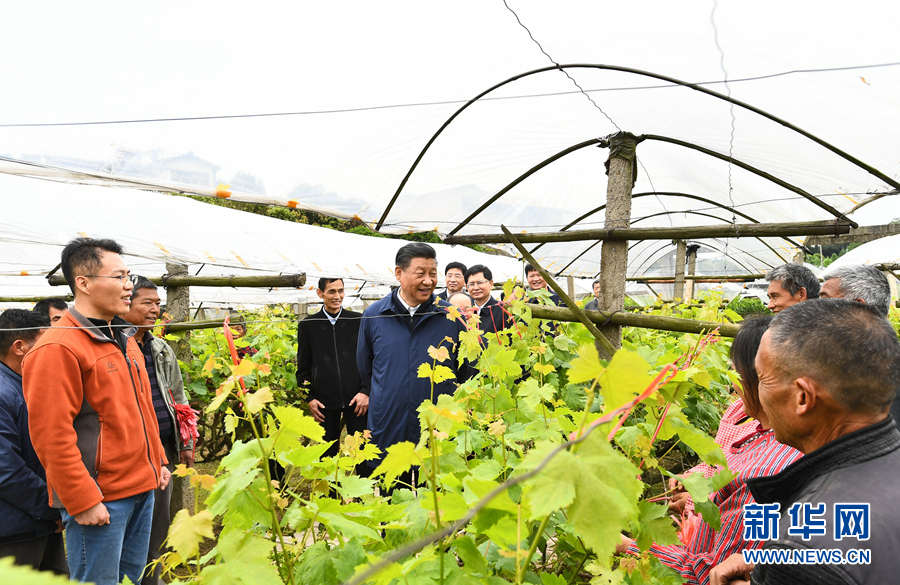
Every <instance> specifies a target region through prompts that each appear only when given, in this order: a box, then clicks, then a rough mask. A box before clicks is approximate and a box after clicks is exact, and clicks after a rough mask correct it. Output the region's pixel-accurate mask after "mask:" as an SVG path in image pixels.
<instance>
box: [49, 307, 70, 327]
mask: <svg viewBox="0 0 900 585" xmlns="http://www.w3.org/2000/svg"><path fill="white" fill-rule="evenodd" d="M49 312H50V325H55V324H56V322H57V321H59V320H60V319H61V318H62V316H63V315H65V314H66V311H65V309H57V308H56V307H50V308H49Z"/></svg>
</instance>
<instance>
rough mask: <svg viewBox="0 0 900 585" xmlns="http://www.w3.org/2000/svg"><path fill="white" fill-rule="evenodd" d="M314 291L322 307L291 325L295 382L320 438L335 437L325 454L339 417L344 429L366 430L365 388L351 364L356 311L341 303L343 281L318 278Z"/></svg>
mask: <svg viewBox="0 0 900 585" xmlns="http://www.w3.org/2000/svg"><path fill="white" fill-rule="evenodd" d="M316 294H318V295H319V298H320V299H322V310H321V311H319V312H318V313H314V314H312V315H310V316H308V317H306V318H305V319H303V320H302V321H300V324H299V326H298V328H297V384H298V385H299V386H306V387H307V388H308V389H309V395H308V396H307V398H306V399H307V401H308V402H309V410H310V412H311V413H312V415H313V417H314V418H315V419H316V421H318V423H319V424H321V425H322V427H323V428H324V429H325V441H334V442H335V443H334V445H332V446H331V447H329V449H328V451H326V452H325V456H326V457H330V456H334V455H336V454H337V452H338V448H339V439H340V437H341V426H342V425H341V417H342V416H343V419H344V424H346V425H347V434H349V435H352V434H353V433H355V432H357V431H360V432H362V431H365V430H366V415H367V413H368V410H369V389H368V388H367V387H365V386H364V385H363V383H362V380H361V378H360V376H359V370H358V369H357V366H356V345H357V340H358V338H359V323H360V319H361V318H362V315H361V314H360V313H356V312H354V311H350V310H348V309H344V308H343V306H342V304H343V302H344V281H343V280H342V279H340V278H320V279H319V286H318V288H317V289H316Z"/></svg>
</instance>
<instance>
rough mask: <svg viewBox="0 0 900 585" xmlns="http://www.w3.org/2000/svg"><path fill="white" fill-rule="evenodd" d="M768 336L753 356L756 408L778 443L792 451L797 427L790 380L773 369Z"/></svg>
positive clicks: (772, 356)
mask: <svg viewBox="0 0 900 585" xmlns="http://www.w3.org/2000/svg"><path fill="white" fill-rule="evenodd" d="M770 338H771V336H770V334H769V332H768V331H767V332H766V333H765V335H763V338H762V342H761V343H760V344H759V350H758V351H757V352H756V373H757V375H758V376H759V404H760V408H762V410H763V411H764V412H765V416H766V417H767V418H768V423H769V424H768V426H769V427H770V428H771V429H772V430H773V431H775V438H776V439H778V441H779V442H780V443H784V444H785V445H791V446H792V447H796V445H797V444H798V443H797V442H796V441H794V439H795V437H796V435H797V432H796V431H797V430H798V428H799V425H798V424H797V423H798V421H797V420H796V417H795V414H794V408H793V402H794V400H793V399H794V392H792V389H793V384H792V380H790V379H787V377H786V376H785V374H784V373H783V372H780V371H779V370H778V369H777V368H776V367H775V364H776V362H775V356H774V355H773V352H772V350H771V349H770V342H769V341H770Z"/></svg>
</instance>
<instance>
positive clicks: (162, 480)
mask: <svg viewBox="0 0 900 585" xmlns="http://www.w3.org/2000/svg"><path fill="white" fill-rule="evenodd" d="M170 479H172V472H171V471H169V470H168V469H166V466H165V465H161V466H160V468H159V489H161V490H164V489H166V486H167V485H169V480H170Z"/></svg>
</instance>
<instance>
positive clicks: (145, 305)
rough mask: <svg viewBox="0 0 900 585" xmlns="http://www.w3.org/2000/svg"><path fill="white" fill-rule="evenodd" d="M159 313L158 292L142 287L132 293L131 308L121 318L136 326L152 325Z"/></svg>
mask: <svg viewBox="0 0 900 585" xmlns="http://www.w3.org/2000/svg"><path fill="white" fill-rule="evenodd" d="M159 314H160V308H159V293H158V292H157V291H155V290H153V289H152V288H142V289H139V290H138V291H137V293H135V294H134V295H132V297H131V310H129V311H128V312H127V313H125V314H124V315H122V318H123V319H125V320H126V321H128V322H129V323H131V324H132V325H137V326H138V327H153V326H154V325H155V324H156V320H157V319H159Z"/></svg>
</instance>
